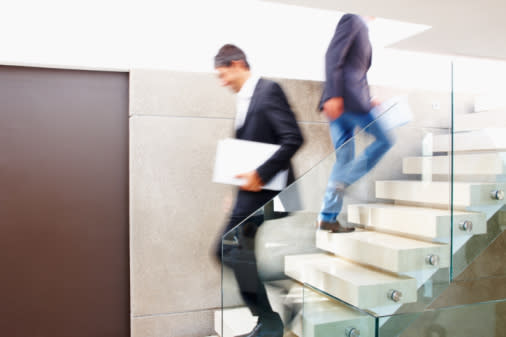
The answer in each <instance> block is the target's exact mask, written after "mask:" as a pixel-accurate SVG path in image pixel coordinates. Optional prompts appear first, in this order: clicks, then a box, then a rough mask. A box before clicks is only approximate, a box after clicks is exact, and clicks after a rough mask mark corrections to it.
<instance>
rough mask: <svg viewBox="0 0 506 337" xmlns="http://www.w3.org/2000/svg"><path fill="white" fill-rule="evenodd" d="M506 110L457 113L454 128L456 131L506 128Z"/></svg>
mask: <svg viewBox="0 0 506 337" xmlns="http://www.w3.org/2000/svg"><path fill="white" fill-rule="evenodd" d="M505 114H506V112H505V111H484V112H475V113H467V114H455V115H454V119H453V129H454V131H455V132H461V131H472V130H480V129H487V128H497V127H503V128H506V118H504V116H505Z"/></svg>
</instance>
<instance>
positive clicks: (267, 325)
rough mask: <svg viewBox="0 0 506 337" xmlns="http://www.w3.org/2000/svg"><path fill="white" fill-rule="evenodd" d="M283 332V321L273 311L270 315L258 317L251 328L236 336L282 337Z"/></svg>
mask: <svg viewBox="0 0 506 337" xmlns="http://www.w3.org/2000/svg"><path fill="white" fill-rule="evenodd" d="M283 333H284V326H283V321H282V320H281V317H279V315H278V314H277V313H274V314H273V315H272V316H270V315H269V317H262V318H260V319H259V320H258V323H257V325H256V326H255V327H254V328H253V330H251V331H250V332H248V333H247V334H244V335H240V336H237V337H283Z"/></svg>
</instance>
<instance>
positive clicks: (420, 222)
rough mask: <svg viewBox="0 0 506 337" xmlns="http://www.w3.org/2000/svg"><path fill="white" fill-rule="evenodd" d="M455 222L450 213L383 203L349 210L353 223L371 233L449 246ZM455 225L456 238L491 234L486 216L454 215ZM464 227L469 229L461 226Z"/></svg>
mask: <svg viewBox="0 0 506 337" xmlns="http://www.w3.org/2000/svg"><path fill="white" fill-rule="evenodd" d="M451 221H452V219H451V213H450V211H449V210H441V209H435V208H423V207H411V206H402V205H393V204H381V203H378V204H376V203H375V204H355V205H349V206H348V222H350V223H353V224H357V225H362V226H364V227H365V228H366V229H370V230H375V231H380V232H385V233H391V234H400V235H403V236H409V237H412V238H417V239H422V240H429V241H439V242H448V240H449V237H450V230H451V228H452V226H451ZM453 221H454V224H455V225H454V226H453V234H454V236H463V235H476V234H485V233H486V232H487V220H486V215H485V214H483V213H478V212H462V211H454V212H453ZM466 221H467V223H466ZM464 223H465V224H466V227H464V226H461V225H463V224H464ZM470 225H471V226H470Z"/></svg>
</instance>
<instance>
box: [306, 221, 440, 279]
mask: <svg viewBox="0 0 506 337" xmlns="http://www.w3.org/2000/svg"><path fill="white" fill-rule="evenodd" d="M316 246H317V247H318V248H320V249H322V250H325V251H328V252H331V253H333V254H336V255H338V256H341V257H344V258H347V259H349V260H352V261H354V262H357V263H361V264H366V265H371V266H373V267H376V268H379V269H382V270H387V271H390V272H393V273H403V272H412V271H419V270H427V269H434V268H441V267H448V266H449V264H450V246H449V245H447V244H438V243H431V242H426V241H420V240H414V239H408V238H405V237H400V236H396V235H389V234H384V233H379V232H372V231H364V230H359V231H355V232H352V233H330V232H327V231H318V233H317V234H316ZM430 255H434V256H438V257H439V263H438V265H436V266H434V265H431V264H428V263H427V261H426V258H427V256H430Z"/></svg>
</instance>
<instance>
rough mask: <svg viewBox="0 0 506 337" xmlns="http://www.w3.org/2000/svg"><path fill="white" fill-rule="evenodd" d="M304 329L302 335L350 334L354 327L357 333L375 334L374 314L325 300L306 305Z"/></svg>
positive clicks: (312, 336)
mask: <svg viewBox="0 0 506 337" xmlns="http://www.w3.org/2000/svg"><path fill="white" fill-rule="evenodd" d="M306 292H307V291H306ZM303 312H304V315H303V317H302V331H303V333H302V334H301V335H299V336H300V337H322V336H349V335H350V333H351V332H352V329H354V331H355V335H351V336H358V335H357V333H360V336H374V335H375V334H374V331H375V319H374V317H373V316H370V315H368V314H365V313H362V312H360V311H358V310H353V309H351V308H350V307H348V306H346V305H344V304H343V303H340V302H337V301H332V300H328V299H327V300H324V301H319V302H311V303H307V304H305V305H304V311H303Z"/></svg>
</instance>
